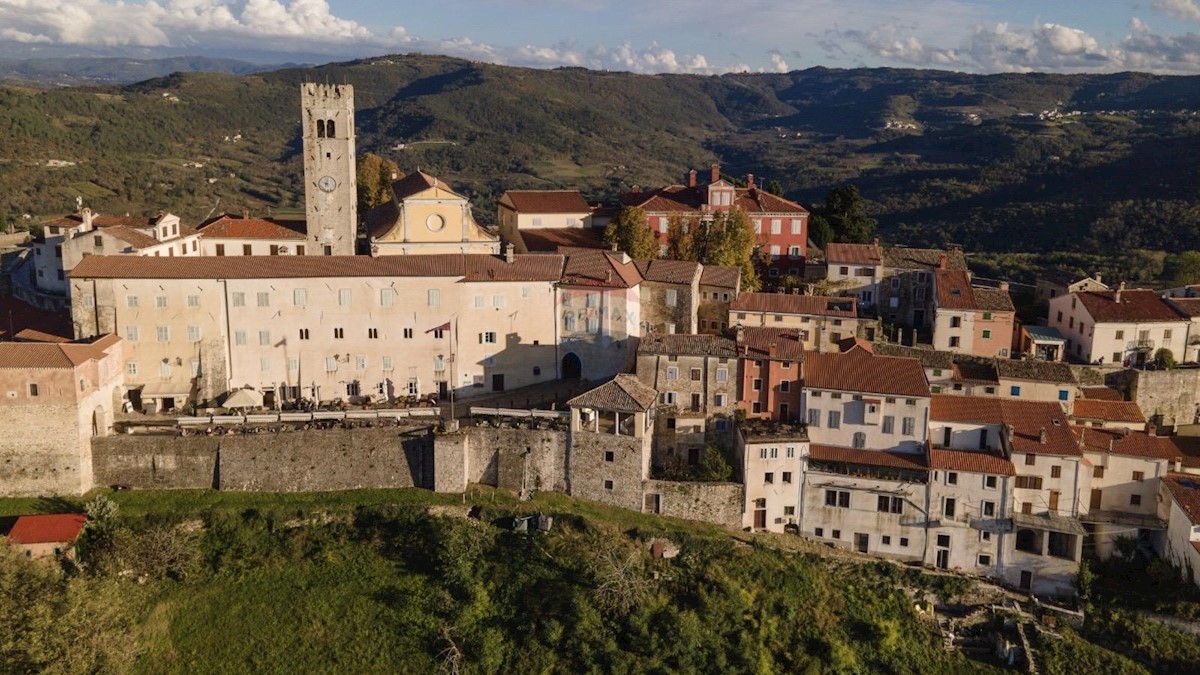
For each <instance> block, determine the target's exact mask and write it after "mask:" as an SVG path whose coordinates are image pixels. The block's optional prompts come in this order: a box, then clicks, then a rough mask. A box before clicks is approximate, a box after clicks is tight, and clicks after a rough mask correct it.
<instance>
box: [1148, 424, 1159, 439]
mask: <svg viewBox="0 0 1200 675" xmlns="http://www.w3.org/2000/svg"><path fill="white" fill-rule="evenodd" d="M1146 433H1147V434H1149V435H1151V436H1157V435H1158V425H1157V424H1154V423H1153V422H1151V423H1150V424H1147V425H1146Z"/></svg>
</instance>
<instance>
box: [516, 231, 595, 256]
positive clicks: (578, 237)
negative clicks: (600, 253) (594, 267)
mask: <svg viewBox="0 0 1200 675" xmlns="http://www.w3.org/2000/svg"><path fill="white" fill-rule="evenodd" d="M518 234H519V235H520V237H521V241H523V242H525V250H527V251H529V252H530V253H558V252H560V251H559V249H560V248H562V247H564V246H566V247H570V248H594V249H601V250H604V249H607V248H608V247H607V246H605V245H604V228H595V227H545V228H538V229H536V230H521V231H520V232H519V233H518Z"/></svg>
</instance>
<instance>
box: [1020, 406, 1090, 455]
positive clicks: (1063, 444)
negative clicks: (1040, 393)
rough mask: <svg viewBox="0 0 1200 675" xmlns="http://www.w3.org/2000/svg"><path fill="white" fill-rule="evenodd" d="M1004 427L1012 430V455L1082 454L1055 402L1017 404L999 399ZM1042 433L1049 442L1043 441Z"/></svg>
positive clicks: (1060, 408)
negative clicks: (1043, 431) (1017, 453)
mask: <svg viewBox="0 0 1200 675" xmlns="http://www.w3.org/2000/svg"><path fill="white" fill-rule="evenodd" d="M1000 409H1001V411H1002V412H1003V418H1004V423H1005V424H1006V425H1009V426H1011V427H1012V428H1013V433H1012V434H1010V435H1009V441H1010V442H1011V443H1012V449H1013V452H1022V453H1029V454H1045V455H1068V456H1075V457H1078V456H1079V455H1081V454H1082V452H1081V451H1080V449H1079V443H1078V441H1077V440H1076V438H1075V434H1073V433H1072V432H1071V429H1070V426H1069V425H1068V422H1067V415H1066V413H1064V412H1063V409H1062V406H1060V405H1059V404H1057V403H1055V402H1053V401H1018V400H1016V399H1000ZM1042 429H1045V430H1046V441H1045V442H1044V443H1043V442H1042V440H1041V432H1042Z"/></svg>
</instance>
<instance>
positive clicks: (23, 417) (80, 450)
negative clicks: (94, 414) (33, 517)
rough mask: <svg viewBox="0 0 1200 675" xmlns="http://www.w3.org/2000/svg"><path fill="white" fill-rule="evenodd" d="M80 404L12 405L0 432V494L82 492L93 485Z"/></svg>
mask: <svg viewBox="0 0 1200 675" xmlns="http://www.w3.org/2000/svg"><path fill="white" fill-rule="evenodd" d="M78 417H79V408H78V407H77V406H75V405H71V404H62V405H9V406H5V408H4V424H3V428H4V432H5V433H3V434H0V496H5V497H38V496H41V495H78V494H82V493H83V492H86V491H87V490H88V489H90V488H91V472H90V471H89V470H88V469H89V467H88V466H87V464H88V458H87V450H88V444H87V442H86V440H84V439H85V438H86V436H83V435H82V434H83V432H82V431H81V430H80V428H79V419H78Z"/></svg>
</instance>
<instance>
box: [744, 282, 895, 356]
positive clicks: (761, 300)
mask: <svg viewBox="0 0 1200 675" xmlns="http://www.w3.org/2000/svg"><path fill="white" fill-rule="evenodd" d="M729 323H730V324H731V325H735V326H745V327H747V328H749V327H752V326H754V327H765V328H790V329H794V330H795V331H796V332H797V334H798V335H799V336H800V341H801V342H802V343H803V344H804V349H806V350H809V351H811V350H816V351H822V352H827V351H838V344H839V343H841V341H842V340H844V339H846V338H856V337H857V338H863V339H865V340H867V341H873V340H874V339H875V332H876V328H877V326H878V321H876V320H874V319H863V318H860V317H859V313H858V309H857V307H856V301H855V299H854V298H853V297H834V296H823V295H800V294H798V293H742V294H741V295H739V296H738V297H737V300H735V301H734V302H732V303H730V305H729Z"/></svg>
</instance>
